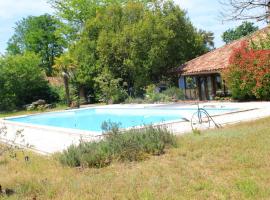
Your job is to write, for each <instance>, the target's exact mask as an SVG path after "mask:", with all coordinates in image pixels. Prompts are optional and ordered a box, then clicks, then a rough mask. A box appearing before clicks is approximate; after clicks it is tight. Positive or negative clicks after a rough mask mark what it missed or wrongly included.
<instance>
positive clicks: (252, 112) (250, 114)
mask: <svg viewBox="0 0 270 200" xmlns="http://www.w3.org/2000/svg"><path fill="white" fill-rule="evenodd" d="M196 107H197V105H190V104H139V105H136V104H128V105H127V104H125V105H108V106H98V107H95V108H107V109H108V108H114V109H115V108H120V109H121V108H140V109H141V108H164V111H166V109H168V108H170V109H179V108H196ZM200 107H217V108H221V107H223V108H237V109H238V110H237V111H228V112H227V113H225V114H224V113H223V114H220V115H215V116H213V119H214V120H215V122H216V123H218V124H221V125H222V126H226V125H228V124H234V123H239V122H244V121H252V120H256V119H259V118H264V117H267V116H270V102H248V103H227V102H226V103H220V102H217V103H215V102H208V103H200ZM192 114H193V113H192V112H190V111H186V112H185V111H181V116H182V117H183V118H184V119H179V120H176V121H175V120H174V121H170V122H168V123H166V122H163V123H158V125H160V126H165V127H167V128H168V129H169V130H171V131H172V132H173V133H175V134H176V135H181V134H185V133H189V132H191V125H190V122H189V121H187V120H190V119H191V117H192ZM12 118H13V117H12ZM5 119H9V118H2V119H0V127H4V126H5V127H6V128H7V131H8V134H7V135H6V136H5V137H4V138H3V139H2V140H3V141H2V142H8V141H9V140H12V139H13V138H14V136H15V134H16V131H17V130H23V134H24V137H25V141H26V142H25V143H24V144H23V143H22V144H20V145H25V144H26V143H28V144H30V145H31V148H32V150H34V151H36V152H38V153H41V154H52V153H55V152H59V151H63V150H64V149H66V148H67V147H68V146H70V145H71V144H78V143H79V141H80V140H85V141H92V140H100V139H101V138H102V135H101V134H100V133H99V134H97V132H93V131H84V130H76V129H67V128H57V127H50V126H40V125H33V124H26V123H20V122H14V121H9V120H5ZM211 126H212V128H214V125H213V124H211Z"/></svg>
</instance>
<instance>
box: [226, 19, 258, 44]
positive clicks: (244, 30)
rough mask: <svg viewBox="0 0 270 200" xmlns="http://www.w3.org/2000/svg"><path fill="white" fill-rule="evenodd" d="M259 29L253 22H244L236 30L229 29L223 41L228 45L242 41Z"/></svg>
mask: <svg viewBox="0 0 270 200" xmlns="http://www.w3.org/2000/svg"><path fill="white" fill-rule="evenodd" d="M258 29H259V28H258V26H255V25H254V23H251V22H243V23H242V24H241V25H240V26H238V27H236V28H235V29H229V30H227V31H225V32H224V33H223V34H222V36H221V37H222V40H223V41H224V42H225V43H226V44H228V43H230V42H232V41H234V40H237V39H240V38H241V37H244V36H247V35H249V34H251V33H253V32H255V31H257V30H258Z"/></svg>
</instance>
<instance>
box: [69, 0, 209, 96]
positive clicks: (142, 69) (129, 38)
mask: <svg viewBox="0 0 270 200" xmlns="http://www.w3.org/2000/svg"><path fill="white" fill-rule="evenodd" d="M79 38H80V39H79V40H78V41H76V43H75V44H74V45H73V46H72V47H71V48H70V51H71V53H72V55H73V56H74V57H75V58H76V60H77V62H78V64H79V66H78V68H77V73H76V74H77V80H78V81H79V82H80V83H81V84H83V85H88V86H89V85H92V86H93V87H94V85H95V84H96V83H95V79H94V77H96V76H98V75H99V74H100V73H101V72H102V71H103V68H106V69H108V70H109V71H110V74H111V75H112V77H114V78H115V79H118V78H121V80H122V83H121V84H122V85H126V86H127V88H133V89H134V90H135V93H137V94H139V93H140V92H142V91H143V89H144V88H145V87H146V86H147V85H149V84H151V83H159V82H160V81H162V80H164V79H165V80H170V79H172V78H173V77H174V75H173V74H171V73H170V72H172V69H174V68H175V67H178V66H179V65H180V64H182V63H184V62H186V61H188V60H190V59H192V58H194V57H196V56H198V55H201V54H203V53H204V52H206V51H208V48H207V45H206V44H205V42H204V38H203V36H202V34H200V33H199V32H198V31H197V30H196V29H195V28H194V26H193V25H192V24H191V22H190V21H189V19H188V18H187V17H186V14H185V12H184V11H183V10H181V9H180V8H179V7H178V6H177V5H175V4H174V3H172V2H170V1H164V2H156V3H154V4H152V6H148V5H146V4H144V3H141V2H128V3H126V4H117V3H115V4H111V5H109V6H107V7H106V8H105V9H102V10H99V11H98V12H97V14H96V16H95V17H92V18H89V19H88V20H87V21H86V24H85V27H84V28H83V30H82V33H81V35H80V37H79ZM95 92H97V91H95Z"/></svg>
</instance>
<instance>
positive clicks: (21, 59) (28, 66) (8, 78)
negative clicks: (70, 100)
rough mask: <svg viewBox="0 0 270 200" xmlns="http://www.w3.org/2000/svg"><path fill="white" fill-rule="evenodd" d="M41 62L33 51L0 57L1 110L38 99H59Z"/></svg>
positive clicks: (48, 100) (50, 100)
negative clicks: (41, 66)
mask: <svg viewBox="0 0 270 200" xmlns="http://www.w3.org/2000/svg"><path fill="white" fill-rule="evenodd" d="M39 63H40V58H39V57H38V56H37V55H36V54H33V53H25V54H22V55H7V56H4V57H1V58H0V88H1V90H0V99H1V101H0V110H12V109H14V108H17V107H21V106H23V105H25V104H29V103H32V102H33V101H35V100H38V99H44V100H46V101H47V102H52V101H54V100H56V99H57V95H56V94H53V93H52V91H51V90H50V87H49V84H48V81H46V80H45V73H44V71H43V70H42V69H41V68H40V67H39V66H38V65H39Z"/></svg>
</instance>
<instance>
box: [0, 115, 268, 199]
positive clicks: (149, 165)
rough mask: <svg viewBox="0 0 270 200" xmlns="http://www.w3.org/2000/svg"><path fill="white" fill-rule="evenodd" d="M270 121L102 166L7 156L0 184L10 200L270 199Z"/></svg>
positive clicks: (0, 165)
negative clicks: (140, 159)
mask: <svg viewBox="0 0 270 200" xmlns="http://www.w3.org/2000/svg"><path fill="white" fill-rule="evenodd" d="M269 123H270V118H267V119H262V120H259V121H255V122H249V123H244V124H239V125H234V126H231V127H226V128H224V129H220V130H210V131H207V132H202V134H201V135H192V134H190V135H186V136H182V137H179V138H178V141H179V145H178V147H177V148H175V149H170V150H167V152H166V154H165V155H163V156H153V157H151V158H150V159H148V160H146V161H143V162H134V163H113V164H112V165H111V166H108V167H105V168H102V169H81V168H68V167H63V166H61V164H60V163H59V162H58V161H57V159H54V158H53V157H44V156H38V155H35V154H33V153H30V161H29V162H25V161H24V159H23V156H22V155H20V156H19V157H18V158H17V159H9V158H8V157H7V160H6V161H4V162H0V184H1V185H2V187H4V188H11V189H14V190H15V191H16V193H15V194H14V195H12V196H10V197H9V199H33V197H36V198H37V199H59V200H60V199H106V200H107V199H136V200H137V199H169V200H171V199H200V200H202V199H270V162H269V160H270V129H269ZM1 159H2V160H5V159H4V158H1ZM2 198H3V199H7V197H5V196H2ZM0 199H1V197H0Z"/></svg>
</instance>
